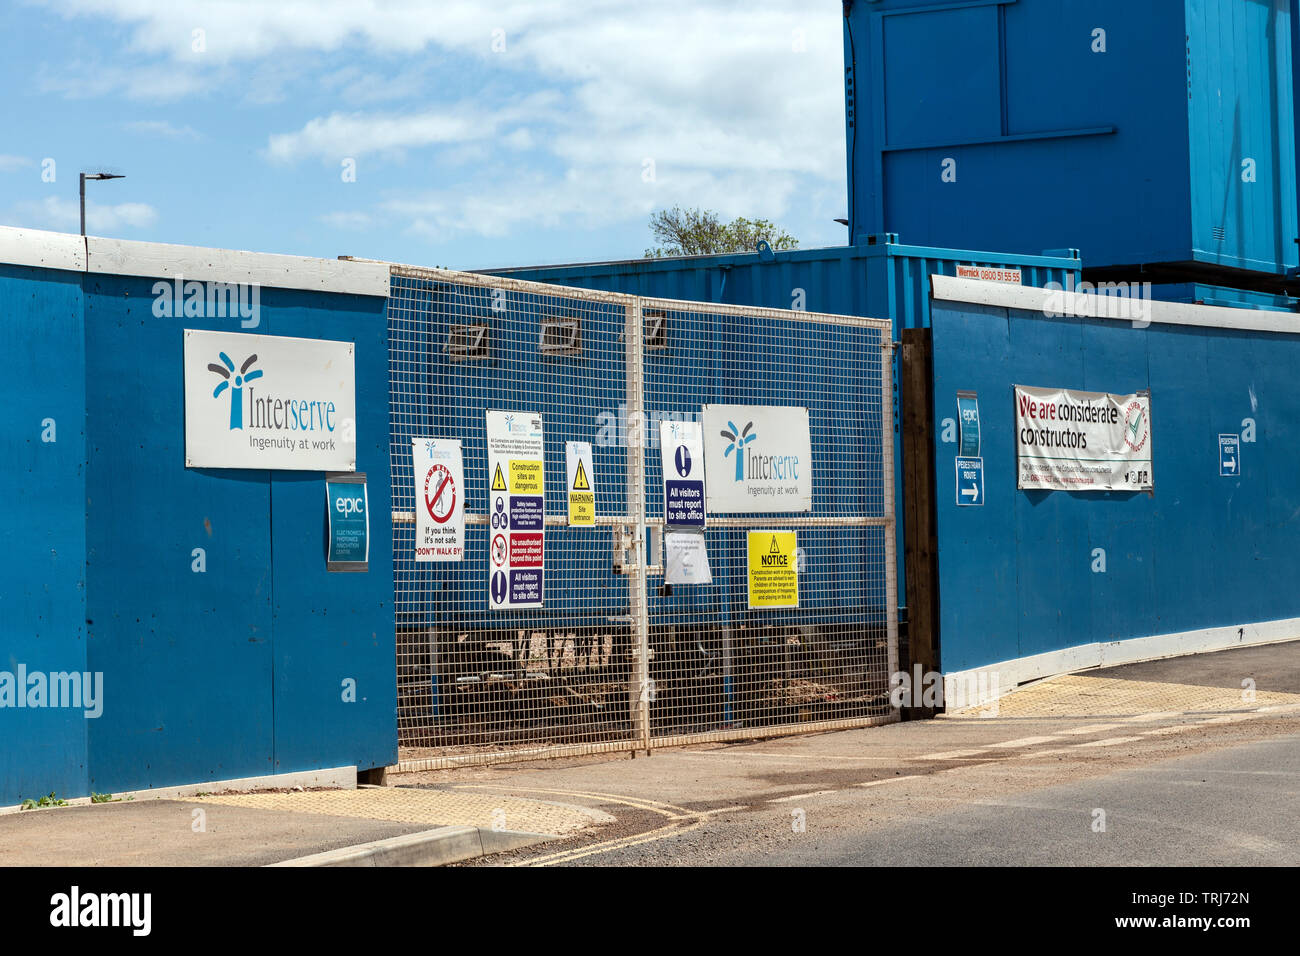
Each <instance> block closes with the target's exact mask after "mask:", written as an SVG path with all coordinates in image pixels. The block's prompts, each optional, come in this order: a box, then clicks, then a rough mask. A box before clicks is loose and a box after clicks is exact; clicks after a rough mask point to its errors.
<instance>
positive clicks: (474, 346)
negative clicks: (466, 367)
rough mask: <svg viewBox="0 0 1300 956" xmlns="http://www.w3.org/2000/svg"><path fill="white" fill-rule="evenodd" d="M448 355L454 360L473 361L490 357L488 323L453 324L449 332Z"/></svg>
mask: <svg viewBox="0 0 1300 956" xmlns="http://www.w3.org/2000/svg"><path fill="white" fill-rule="evenodd" d="M447 355H448V356H450V357H451V360H452V361H453V362H472V361H477V360H479V359H485V358H487V357H488V327H487V326H486V325H453V326H452V327H451V329H450V330H449V331H448V332H447Z"/></svg>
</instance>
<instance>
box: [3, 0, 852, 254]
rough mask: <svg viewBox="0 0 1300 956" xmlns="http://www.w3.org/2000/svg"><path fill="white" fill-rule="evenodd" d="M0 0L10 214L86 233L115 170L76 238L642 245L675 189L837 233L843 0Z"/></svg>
mask: <svg viewBox="0 0 1300 956" xmlns="http://www.w3.org/2000/svg"><path fill="white" fill-rule="evenodd" d="M0 9H2V10H3V13H0V16H3V29H2V30H0V75H3V78H4V88H5V96H4V106H3V116H2V122H0V223H3V224H6V225H21V226H30V227H33V228H41V229H54V230H59V231H68V232H76V231H77V228H78V224H77V174H78V173H79V172H81V171H91V170H96V169H109V170H113V171H118V172H123V173H126V174H127V178H126V179H124V180H120V181H114V182H105V183H90V184H88V185H87V197H88V212H87V219H88V222H87V231H88V232H90V233H92V234H97V235H107V236H115V237H121V238H128V239H144V240H151V241H159V242H176V243H183V244H187V245H203V246H219V247H225V248H236V249H254V250H259V251H266V252H285V253H293V254H299V255H316V256H325V257H334V256H336V255H356V256H365V257H371V258H379V259H389V260H393V261H400V262H407V263H413V264H419V265H440V266H447V267H450V268H481V267H488V266H498V265H528V264H534V263H549V262H573V261H587V260H599V259H616V258H631V257H636V256H640V255H641V254H642V253H643V252H644V250H645V248H646V247H647V246H648V245H650V236H649V232H648V228H647V225H646V221H647V219H648V217H649V215H650V213H651V212H652V211H653V210H654V209H658V208H662V207H667V206H672V205H674V204H677V205H683V206H702V207H705V208H712V209H716V210H718V211H719V212H720V213H722V214H723V215H724V216H728V217H730V216H736V215H746V216H750V217H755V216H761V217H766V218H770V219H774V220H776V221H777V222H778V223H780V224H781V225H782V226H783V227H785V228H786V229H787V231H789V232H791V233H793V234H794V235H795V236H797V237H798V238H799V239H800V240H801V243H802V244H803V245H804V246H819V245H834V244H839V243H841V242H843V241H844V239H845V234H844V229H843V227H841V226H838V225H836V224H835V223H834V222H833V220H834V219H835V218H836V217H838V216H843V215H845V213H846V198H845V186H844V119H843V91H842V75H843V51H842V45H841V32H840V31H841V24H842V21H841V12H840V4H839V3H837V2H833V0H826V2H820V3H815V4H814V3H807V4H803V3H794V2H790V0H786V2H771V0H749V2H723V0H682V2H678V0H663V2H657V3H647V4H637V3H630V2H627V0H565V2H542V0H530V2H518V0H496V2H488V0H478V2H461V0H422V2H407V0H390V2H384V0H371V2H363V0H312V2H305V0H276V2H258V0H211V2H205V3H199V2H190V0H0ZM50 160H52V161H53V164H52V166H51V164H50V162H49V161H50ZM348 161H351V162H352V164H354V166H353V168H354V169H355V181H346V175H345V174H346V173H347V170H348V167H347V165H346V164H347V163H348ZM51 171H52V172H53V181H52V182H47V181H44V180H45V179H48V178H49V176H50V172H51ZM43 174H44V177H43Z"/></svg>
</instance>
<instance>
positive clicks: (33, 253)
mask: <svg viewBox="0 0 1300 956" xmlns="http://www.w3.org/2000/svg"><path fill="white" fill-rule="evenodd" d="M0 263H3V264H4V265H10V266H35V267H36V268H38V269H62V270H63V271H65V272H85V271H86V243H85V240H84V239H82V238H81V236H73V235H69V234H68V233H66V232H43V231H42V230H40V229H21V228H17V227H14V226H0Z"/></svg>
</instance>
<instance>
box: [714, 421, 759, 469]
mask: <svg viewBox="0 0 1300 956" xmlns="http://www.w3.org/2000/svg"><path fill="white" fill-rule="evenodd" d="M753 427H754V423H753V422H746V423H745V428H744V431H741V430H740V429H739V428H737V427H736V423H735V422H731V421H729V422H727V427H726V428H724V429H723V430H722V437H723V438H725V439H727V441H729V442H731V444H729V445H728V446H727V448H726V450H725V451H724V452H723V453H722V457H724V458H725V457H727V456H728V455H730V454H731V453H732V452H733V451H734V452H735V453H736V477H735V479H734V480H736V481H744V480H745V446H746V445H748V444H749V443H750V442H752V441H753V440H754V439H755V438H757V437H758V432H752V433H751V429H753Z"/></svg>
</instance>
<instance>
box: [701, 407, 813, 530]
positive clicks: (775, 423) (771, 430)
mask: <svg viewBox="0 0 1300 956" xmlns="http://www.w3.org/2000/svg"><path fill="white" fill-rule="evenodd" d="M703 429H704V459H705V463H704V470H705V471H706V472H707V473H708V475H709V510H710V511H712V512H714V513H722V514H764V513H771V512H782V511H812V439H811V437H810V435H809V430H808V409H806V408H795V407H786V406H776V405H705V406H704V426H703Z"/></svg>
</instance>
